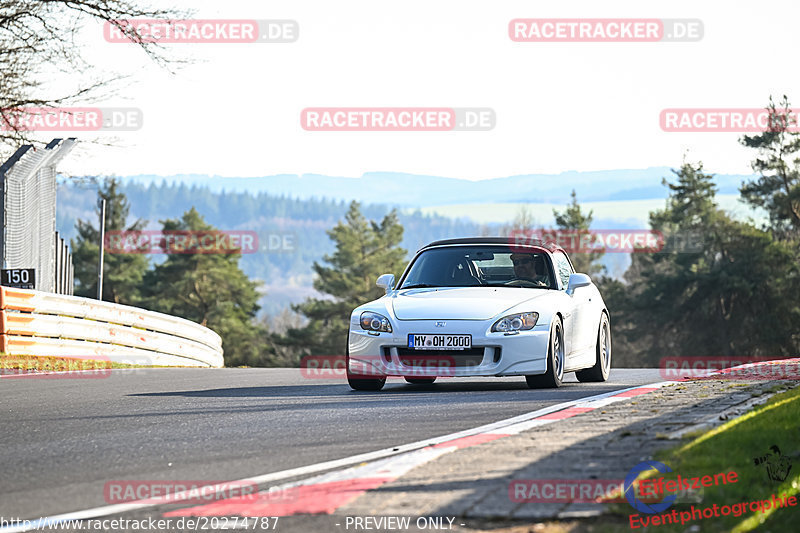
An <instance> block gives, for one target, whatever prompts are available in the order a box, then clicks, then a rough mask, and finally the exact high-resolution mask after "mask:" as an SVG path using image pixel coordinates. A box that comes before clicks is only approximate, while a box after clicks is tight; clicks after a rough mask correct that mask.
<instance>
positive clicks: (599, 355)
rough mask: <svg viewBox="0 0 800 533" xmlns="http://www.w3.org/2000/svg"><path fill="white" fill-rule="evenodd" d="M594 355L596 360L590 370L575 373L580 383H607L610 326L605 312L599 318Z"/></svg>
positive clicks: (609, 366)
mask: <svg viewBox="0 0 800 533" xmlns="http://www.w3.org/2000/svg"><path fill="white" fill-rule="evenodd" d="M595 353H596V359H595V363H594V366H593V367H592V368H587V369H584V370H578V371H577V372H575V377H577V378H578V381H580V382H581V383H591V382H598V381H607V380H608V375H609V374H610V373H611V324H610V323H609V320H608V315H607V314H606V313H605V311H604V312H603V314H602V315H601V316H600V327H599V328H598V329H597V348H596V350H595Z"/></svg>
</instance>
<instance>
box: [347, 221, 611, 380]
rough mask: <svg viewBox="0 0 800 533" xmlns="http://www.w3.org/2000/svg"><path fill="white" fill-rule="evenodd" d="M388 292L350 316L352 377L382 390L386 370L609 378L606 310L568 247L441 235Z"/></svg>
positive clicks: (417, 376) (390, 281)
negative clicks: (442, 238) (576, 267)
mask: <svg viewBox="0 0 800 533" xmlns="http://www.w3.org/2000/svg"><path fill="white" fill-rule="evenodd" d="M377 284H378V286H379V287H382V288H384V289H385V290H386V295H385V296H383V297H381V298H379V299H377V300H374V301H372V302H369V303H366V304H364V305H362V306H359V307H357V308H356V309H355V310H353V312H352V314H351V316H350V329H349V335H348V343H347V357H346V359H347V361H346V368H347V380H348V382H349V383H350V386H351V387H352V388H353V389H356V390H380V389H381V388H382V387H383V385H384V383H385V382H386V376H403V377H404V378H405V379H406V381H408V382H409V383H415V384H423V383H433V382H434V380H435V379H436V378H437V377H441V376H525V379H526V380H527V382H528V385H529V386H530V387H533V388H539V387H558V386H560V385H561V382H562V379H563V378H564V373H566V372H576V375H577V378H578V380H580V381H584V382H586V381H605V380H607V379H608V374H609V372H610V370H611V330H610V326H609V318H608V311H607V309H606V306H605V303H604V302H603V298H602V297H601V296H600V292H599V291H598V290H597V287H595V285H594V284H593V283H592V281H591V279H590V278H589V276H587V275H586V274H576V273H575V270H574V269H573V267H572V263H571V262H570V260H569V257H567V254H566V253H565V252H564V250H563V249H561V248H559V247H557V246H555V245H549V244H548V245H546V244H542V243H534V244H517V243H513V242H512V241H511V240H510V239H509V238H508V237H484V238H469V239H452V240H445V241H437V242H434V243H431V244H429V245H428V246H425V247H424V248H422V249H421V250H419V251H418V252H417V254H416V255H415V256H414V258H413V259H412V260H411V262H410V263H409V264H408V266H407V267H406V270H405V272H403V275H402V276H401V277H400V281H399V282H398V283H397V284H395V278H394V275H393V274H384V275H383V276H380V277H379V278H378V281H377Z"/></svg>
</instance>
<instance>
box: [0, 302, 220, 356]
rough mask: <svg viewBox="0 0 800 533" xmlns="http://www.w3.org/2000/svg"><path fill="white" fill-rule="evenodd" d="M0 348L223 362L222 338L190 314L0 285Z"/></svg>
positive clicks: (18, 351)
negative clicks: (174, 314)
mask: <svg viewBox="0 0 800 533" xmlns="http://www.w3.org/2000/svg"><path fill="white" fill-rule="evenodd" d="M0 352H3V353H5V354H6V355H30V356H52V357H74V358H80V359H99V360H103V361H115V362H120V363H130V364H144V365H168V366H210V367H222V366H223V358H222V339H221V338H220V336H219V335H217V334H216V333H215V332H214V331H212V330H210V329H209V328H207V327H204V326H201V325H200V324H196V323H195V322H192V321H190V320H185V319H183V318H178V317H174V316H170V315H165V314H163V313H156V312H154V311H147V310H145V309H139V308H137V307H131V306H127V305H119V304H114V303H110V302H103V301H98V300H92V299H89V298H81V297H78V296H66V295H61V294H53V293H46V292H40V291H34V290H27V289H14V288H10V287H0Z"/></svg>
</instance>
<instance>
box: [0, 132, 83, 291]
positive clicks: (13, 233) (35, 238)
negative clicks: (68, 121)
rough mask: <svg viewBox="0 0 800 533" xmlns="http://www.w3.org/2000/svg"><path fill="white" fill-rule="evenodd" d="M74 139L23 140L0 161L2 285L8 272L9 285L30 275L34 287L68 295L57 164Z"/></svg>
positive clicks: (68, 265) (67, 258) (69, 265)
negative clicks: (59, 224) (39, 145)
mask: <svg viewBox="0 0 800 533" xmlns="http://www.w3.org/2000/svg"><path fill="white" fill-rule="evenodd" d="M75 142H76V141H75V139H53V141H51V142H50V144H48V145H47V146H46V147H45V148H42V149H35V148H34V147H33V146H31V145H25V146H22V147H21V148H20V149H19V150H17V151H16V153H15V154H14V155H12V156H11V157H10V158H9V159H8V160H7V161H6V162H5V163H3V165H2V166H0V185H2V196H3V198H2V202H0V219H1V220H2V225H3V227H2V230H3V232H2V236H0V264H2V268H3V269H4V276H3V279H2V283H3V284H4V285H7V284H9V279H6V278H7V277H9V278H10V277H11V276H12V275H13V276H14V278H16V279H12V280H11V282H12V284H13V283H15V282H17V281H20V280H22V281H24V280H23V279H22V278H27V279H29V277H30V276H31V275H33V278H34V279H33V280H32V281H33V285H34V287H33V288H35V289H37V290H40V291H46V292H58V293H61V294H72V257H71V254H69V251H68V250H67V249H66V245H65V243H64V242H63V239H61V238H59V237H58V236H57V234H56V166H57V165H58V163H59V162H60V161H61V160H62V159H63V158H64V157H65V156H66V155H67V154H68V153H69V152H70V150H72V148H73V146H74V145H75ZM14 269H20V270H19V271H16V270H14ZM25 269H34V270H33V271H32V272H31V271H30V270H26V271H24V272H23V271H22V270H25ZM12 270H14V272H11V271H12ZM18 286H22V285H18Z"/></svg>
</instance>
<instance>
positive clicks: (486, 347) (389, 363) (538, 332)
mask: <svg viewBox="0 0 800 533" xmlns="http://www.w3.org/2000/svg"><path fill="white" fill-rule="evenodd" d="M437 322H439V321H436V320H402V321H398V320H395V321H393V322H392V327H393V328H394V329H393V331H392V333H378V332H368V331H365V330H363V329H361V327H360V324H359V323H358V321H357V320H355V321H352V322H351V324H350V333H349V336H348V353H349V355H350V372H351V373H354V374H361V375H366V376H372V375H374V376H406V377H443V376H451V377H467V376H519V375H533V374H543V373H544V372H545V371H546V370H547V345H548V342H549V339H550V327H549V324H536V326H535V327H534V328H533V329H531V330H529V331H520V332H518V333H516V334H511V335H507V334H504V333H496V332H491V331H490V329H491V326H492V323H491V322H488V321H476V320H448V321H446V326H445V327H437V326H436V323H437ZM409 334H444V335H450V334H457V335H463V334H468V335H471V336H472V347H473V348H472V350H412V349H409V348H408V335H409Z"/></svg>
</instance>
